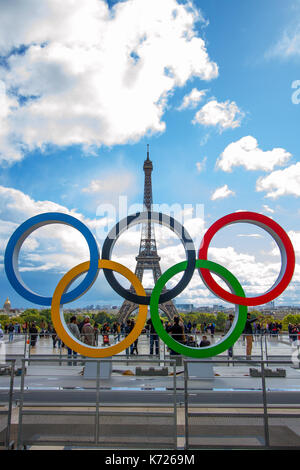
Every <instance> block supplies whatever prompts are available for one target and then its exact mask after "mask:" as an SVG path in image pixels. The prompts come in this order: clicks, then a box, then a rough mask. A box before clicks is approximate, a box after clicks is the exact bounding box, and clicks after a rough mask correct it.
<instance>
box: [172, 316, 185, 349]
mask: <svg viewBox="0 0 300 470" xmlns="http://www.w3.org/2000/svg"><path fill="white" fill-rule="evenodd" d="M170 333H171V336H172V338H173V339H174V340H175V341H178V343H182V344H184V343H185V334H184V327H183V325H182V322H181V321H180V318H179V317H174V324H173V326H172V327H171V329H170ZM170 354H171V355H178V353H177V352H176V351H173V350H172V349H171V350H170Z"/></svg>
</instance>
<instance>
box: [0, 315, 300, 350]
mask: <svg viewBox="0 0 300 470" xmlns="http://www.w3.org/2000/svg"><path fill="white" fill-rule="evenodd" d="M233 320H234V315H232V314H230V315H229V316H228V318H227V320H226V322H225V327H224V331H223V335H226V334H227V333H228V332H229V330H230V328H231V326H232V324H233ZM161 321H162V320H161ZM162 324H163V326H164V329H165V330H166V331H167V332H168V333H169V334H170V335H171V337H172V338H174V339H175V340H176V341H178V342H179V343H181V344H184V345H186V346H191V347H206V346H209V345H210V344H211V343H210V341H209V339H208V336H209V335H210V339H213V338H214V335H215V330H216V325H215V323H213V322H210V323H205V322H204V323H203V324H201V325H198V324H197V323H196V322H193V323H192V322H191V321H189V322H188V323H185V322H184V321H183V319H182V318H181V317H180V316H175V317H174V319H173V321H172V322H170V321H165V323H163V321H162ZM134 326H135V320H134V319H132V318H130V319H127V321H126V322H118V321H115V322H113V323H112V324H111V325H110V324H109V323H108V322H106V323H104V324H103V325H102V326H101V325H98V323H97V322H94V323H92V322H91V320H90V317H89V316H86V317H85V318H84V319H83V320H81V321H79V322H78V321H77V317H76V316H72V317H71V318H70V321H69V323H68V327H69V330H70V331H71V333H72V335H73V336H74V337H75V338H76V339H78V340H79V341H82V342H83V343H85V344H87V345H89V346H98V345H99V346H109V345H110V341H111V336H113V338H114V339H113V342H116V341H120V340H121V337H127V336H128V335H129V334H130V332H131V331H132V330H133V328H134ZM0 330H1V335H2V336H3V335H4V334H7V335H8V338H9V342H12V341H13V338H14V335H18V334H20V333H27V334H28V333H29V338H30V345H31V347H35V345H36V342H37V338H38V337H39V336H40V337H52V342H53V348H56V346H57V345H58V347H64V346H65V345H64V344H63V343H62V341H61V340H60V338H59V337H58V335H57V333H56V331H55V329H54V327H53V325H52V324H51V323H49V324H48V325H46V323H45V322H44V323H43V324H41V325H40V328H39V329H38V328H37V325H36V323H35V322H24V323H23V324H19V323H15V324H13V323H11V322H10V323H6V324H5V325H4V327H3V329H2V328H1V325H0ZM281 331H282V324H281V323H280V322H277V321H276V322H275V321H274V322H270V323H268V324H263V323H261V322H259V321H258V319H257V318H252V319H251V315H250V313H248V316H247V322H246V325H245V329H244V331H243V339H244V340H245V341H246V355H247V357H250V356H251V353H252V344H253V339H255V337H257V336H260V335H270V336H271V337H278V335H279V334H280V333H281ZM144 332H145V333H146V334H147V337H148V338H149V339H150V350H149V353H150V355H153V354H156V355H158V354H159V336H158V334H157V332H156V330H155V328H154V326H153V324H152V321H151V318H150V319H149V320H148V321H147V322H146V325H145V330H144ZM199 334H200V335H202V338H201V339H200V341H199V340H198V339H197V338H198V335H199ZM288 334H289V338H290V341H291V342H294V341H296V340H299V341H300V325H299V324H298V325H293V324H289V325H288ZM100 338H102V343H101V344H99V339H100ZM68 354H69V355H74V356H76V353H75V352H73V351H72V350H70V349H69V348H68ZM126 354H127V355H129V354H138V338H137V339H136V340H135V341H134V343H133V344H132V345H131V346H130V347H128V348H127V349H126ZM170 354H171V355H173V354H177V353H176V352H175V351H172V350H170ZM228 354H229V356H231V357H232V355H233V352H232V348H229V349H228Z"/></svg>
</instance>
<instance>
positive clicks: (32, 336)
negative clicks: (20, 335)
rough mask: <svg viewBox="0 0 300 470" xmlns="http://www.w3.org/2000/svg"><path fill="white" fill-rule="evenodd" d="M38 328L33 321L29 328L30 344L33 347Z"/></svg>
mask: <svg viewBox="0 0 300 470" xmlns="http://www.w3.org/2000/svg"><path fill="white" fill-rule="evenodd" d="M38 333H39V332H38V329H37V327H36V324H35V323H34V322H32V323H31V327H30V328H29V334H30V346H31V347H33V348H34V347H35V345H36V341H37V337H38Z"/></svg>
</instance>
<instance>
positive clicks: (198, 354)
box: [150, 259, 248, 358]
mask: <svg viewBox="0 0 300 470" xmlns="http://www.w3.org/2000/svg"><path fill="white" fill-rule="evenodd" d="M195 267H196V268H198V269H199V268H206V269H209V270H210V271H212V272H213V273H215V274H217V275H218V276H219V277H220V278H221V279H222V280H223V281H225V282H226V284H227V285H228V287H229V288H230V290H231V291H232V292H233V293H234V294H235V295H239V296H240V297H245V293H244V290H243V288H242V286H241V284H240V283H239V281H238V280H237V278H236V277H235V276H234V275H233V274H232V273H231V272H230V271H228V269H226V268H224V267H223V266H221V265H220V264H217V263H213V262H212V261H207V260H200V259H198V260H196V264H195ZM186 268H187V261H183V262H181V263H178V264H175V265H174V266H172V267H171V268H169V269H168V270H167V271H166V272H165V273H164V274H163V275H162V276H161V277H160V278H159V279H158V281H157V282H156V284H155V286H154V289H153V292H152V295H151V301H150V314H151V320H152V323H153V326H154V328H155V330H156V332H157V334H158V336H159V337H160V338H161V339H162V340H163V341H164V342H165V343H166V345H167V346H168V347H169V348H170V349H172V350H173V351H175V352H177V353H179V354H182V355H184V356H187V357H194V358H206V357H212V356H217V355H218V354H220V353H222V352H224V351H226V350H227V349H229V348H230V347H231V346H233V345H234V343H235V342H236V341H237V340H238V338H239V337H240V335H241V334H242V333H243V331H244V328H245V324H246V320H247V311H248V308H247V306H246V305H239V306H238V311H237V313H238V314H237V315H235V318H234V321H233V325H232V326H233V328H231V329H230V330H229V331H228V333H227V334H226V335H225V336H224V338H223V339H222V341H220V342H218V343H217V344H213V345H211V346H205V347H203V348H193V347H191V346H185V345H183V344H181V343H179V342H178V341H175V340H174V339H173V338H172V337H171V336H170V335H169V334H168V333H167V331H166V330H165V329H164V327H163V325H162V322H161V320H160V318H159V313H158V301H159V297H160V293H161V291H162V289H163V288H164V286H165V285H166V283H167V282H168V281H169V280H170V279H171V277H173V276H175V275H176V274H178V273H180V272H182V271H184V270H185V269H186Z"/></svg>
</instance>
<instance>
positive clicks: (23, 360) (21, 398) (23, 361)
mask: <svg viewBox="0 0 300 470" xmlns="http://www.w3.org/2000/svg"><path fill="white" fill-rule="evenodd" d="M24 383H25V359H22V375H21V387H20V409H19V425H18V442H17V450H20V449H21V446H22V442H23V440H22V423H23V414H22V413H23V403H24Z"/></svg>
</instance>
